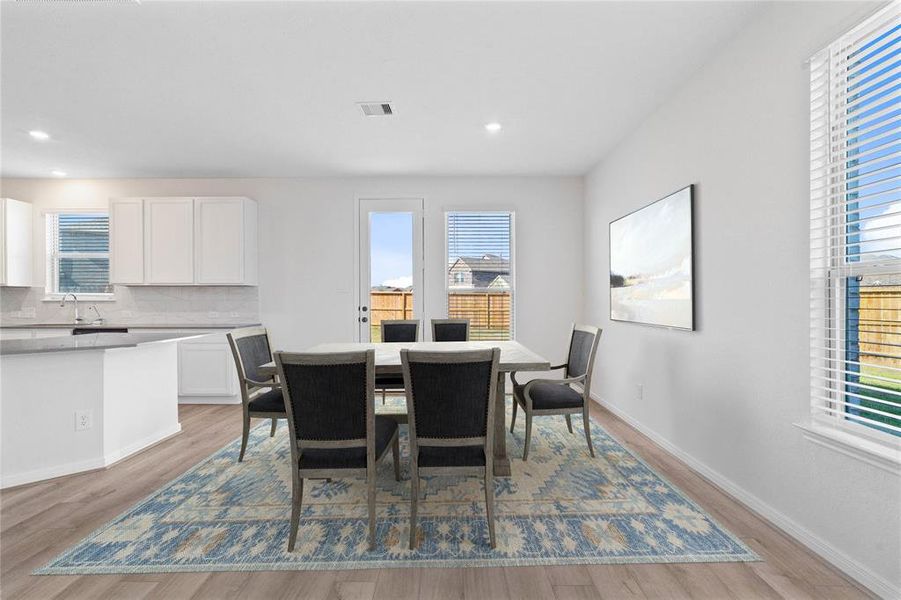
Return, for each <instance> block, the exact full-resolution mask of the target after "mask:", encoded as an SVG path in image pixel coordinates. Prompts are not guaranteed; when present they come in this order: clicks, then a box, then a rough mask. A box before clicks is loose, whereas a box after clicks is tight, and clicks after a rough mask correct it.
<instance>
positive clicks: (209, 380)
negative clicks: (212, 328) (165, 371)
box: [178, 333, 241, 404]
mask: <svg viewBox="0 0 901 600" xmlns="http://www.w3.org/2000/svg"><path fill="white" fill-rule="evenodd" d="M178 396H179V402H181V403H182V404H201V403H202V404H214V403H215V404H222V403H225V404H232V403H239V402H240V401H241V397H240V395H239V392H238V375H237V371H236V369H235V361H234V359H233V358H232V353H231V348H230V347H229V345H228V340H227V339H226V337H225V334H224V333H215V334H212V335H207V336H203V337H200V338H194V339H190V340H184V341H182V342H179V344H178Z"/></svg>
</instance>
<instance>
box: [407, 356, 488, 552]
mask: <svg viewBox="0 0 901 600" xmlns="http://www.w3.org/2000/svg"><path fill="white" fill-rule="evenodd" d="M500 354H501V351H500V349H499V348H487V349H485V350H470V351H463V352H412V351H409V350H401V353H400V356H401V362H402V363H403V369H404V382H405V383H406V390H407V407H408V410H409V412H410V465H411V468H412V477H411V479H410V481H411V501H412V504H411V508H410V549H415V548H416V542H417V540H416V533H417V531H416V512H417V508H418V505H419V477H420V476H421V475H426V476H428V475H478V476H482V477H484V478H485V505H486V512H487V516H488V539H489V542H490V544H491V547H492V548H494V547H495V538H494V427H493V423H494V406H493V399H494V392H495V386H496V385H497V383H496V382H497V370H498V361H499V359H500Z"/></svg>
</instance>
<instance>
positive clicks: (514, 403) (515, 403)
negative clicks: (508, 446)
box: [510, 396, 519, 433]
mask: <svg viewBox="0 0 901 600" xmlns="http://www.w3.org/2000/svg"><path fill="white" fill-rule="evenodd" d="M518 408H519V402H517V401H516V396H513V418H512V419H510V433H513V426H514V425H516V411H517V409H518Z"/></svg>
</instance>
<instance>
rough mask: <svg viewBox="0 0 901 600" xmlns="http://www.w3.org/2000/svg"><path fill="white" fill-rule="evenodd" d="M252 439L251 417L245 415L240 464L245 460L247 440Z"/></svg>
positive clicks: (239, 457)
mask: <svg viewBox="0 0 901 600" xmlns="http://www.w3.org/2000/svg"><path fill="white" fill-rule="evenodd" d="M248 437H250V415H248V414H247V413H246V412H245V413H244V430H243V432H242V433H241V453H240V454H238V462H241V461H243V460H244V451H245V450H247V438H248Z"/></svg>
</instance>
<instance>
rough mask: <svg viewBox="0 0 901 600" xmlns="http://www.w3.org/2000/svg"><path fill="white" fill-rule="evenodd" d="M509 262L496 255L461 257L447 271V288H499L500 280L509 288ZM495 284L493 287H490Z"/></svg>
mask: <svg viewBox="0 0 901 600" xmlns="http://www.w3.org/2000/svg"><path fill="white" fill-rule="evenodd" d="M509 275H510V261H509V260H507V259H505V258H502V257H500V256H497V255H496V254H484V255H482V256H461V257H459V258H457V260H456V261H454V263H453V264H452V265H451V267H450V268H449V269H448V271H447V287H448V288H450V289H458V290H460V289H470V290H471V289H485V288H488V287H495V288H497V287H501V285H500V283H497V284H495V281H496V280H498V279H500V280H501V281H503V282H504V283H505V284H506V287H507V288H509V282H508V281H507V279H505V278H507V277H509ZM492 284H495V285H492Z"/></svg>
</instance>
